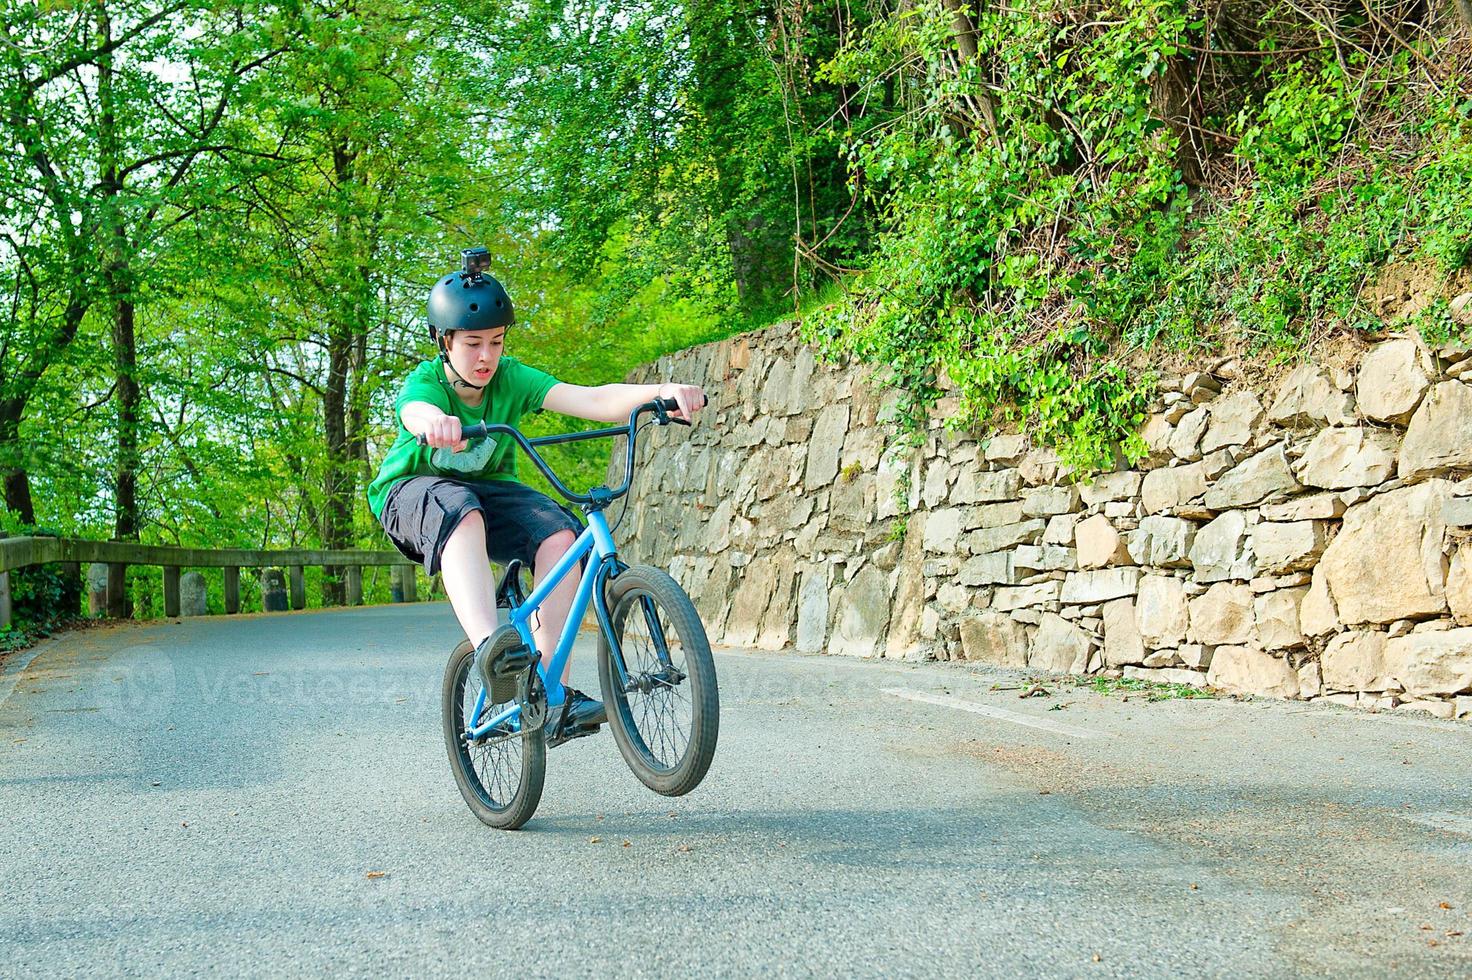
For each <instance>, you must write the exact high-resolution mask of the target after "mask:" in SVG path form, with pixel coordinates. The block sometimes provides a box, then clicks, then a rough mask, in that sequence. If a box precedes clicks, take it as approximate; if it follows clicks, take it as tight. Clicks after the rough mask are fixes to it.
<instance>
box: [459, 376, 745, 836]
mask: <svg viewBox="0 0 1472 980" xmlns="http://www.w3.org/2000/svg"><path fill="white" fill-rule="evenodd" d="M674 408H676V405H675V402H673V401H672V400H668V399H655V400H654V401H652V402H649V403H647V404H645V405H641V406H639V407H638V408H637V409H635V410H634V411H633V412H632V413H631V414H630V416H629V423H628V425H626V426H616V427H613V428H607V429H597V430H592V431H587V432H575V433H568V434H565V435H553V436H543V437H541V438H537V439H528V438H526V437H525V436H523V435H522V434H521V433H520V432H518V431H517V430H516V429H514V428H512V427H510V426H507V425H500V424H490V425H487V424H484V423H483V424H481V425H474V426H467V427H466V428H465V429H464V430H463V434H464V436H465V437H466V438H467V439H476V438H486V437H489V436H501V435H504V436H508V437H510V438H511V439H513V440H515V441H516V443H517V444H518V445H519V446H520V447H521V449H522V451H523V452H525V453H526V454H527V456H528V457H529V458H530V459H531V460H532V462H533V463H535V464H536V466H537V469H539V470H540V471H541V472H542V474H543V475H544V476H545V477H546V478H547V480H548V482H549V483H551V484H552V486H553V487H554V488H555V489H556V491H557V492H558V493H559V494H561V495H562V496H563V497H564V498H566V499H567V500H568V501H569V502H570V503H572V504H575V505H577V506H578V507H580V508H581V509H582V510H583V512H584V513H585V514H586V515H587V519H588V525H587V527H586V528H584V530H583V532H582V534H580V535H579V536H578V538H577V540H576V541H575V542H574V544H573V546H572V547H571V548H570V549H569V550H568V552H567V554H566V555H564V556H563V558H562V560H561V561H559V562H558V563H557V564H556V566H555V567H554V568H553V569H552V571H551V572H550V573H548V575H547V576H546V577H545V578H544V579H543V580H542V581H541V582H538V583H536V587H535V588H534V589H533V590H532V591H531V593H530V594H529V595H528V594H527V593H526V586H525V584H524V583H523V581H522V575H523V572H524V571H525V570H524V569H523V568H522V567H521V563H520V562H513V563H512V564H511V565H510V566H508V567H507V569H506V571H505V573H504V574H503V575H502V577H501V581H500V583H499V584H498V586H497V588H496V602H497V605H498V606H500V607H501V609H502V610H504V614H503V615H502V617H501V618H502V622H503V625H502V626H501V627H500V628H499V629H497V631H496V632H495V633H494V634H492V636H491V641H490V643H489V644H487V646H486V649H485V651H484V653H483V659H482V660H481V661H480V662H477V658H476V655H475V650H474V649H473V648H472V647H471V645H470V642H469V641H468V640H466V641H463V642H462V643H461V644H460V645H459V646H457V647H456V648H455V650H454V652H453V653H451V655H450V662H449V663H448V664H447V665H446V667H445V678H444V689H443V710H444V730H445V747H446V749H447V750H448V752H449V756H450V768H451V769H452V770H453V771H454V774H455V782H456V784H457V785H458V786H459V787H460V795H461V796H463V797H464V798H465V802H466V804H467V805H468V806H469V807H470V809H471V812H473V813H474V814H475V815H476V816H477V817H479V818H480V820H481V821H482V822H484V823H486V824H488V825H490V826H492V827H496V828H499V829H502V830H515V829H516V828H518V827H520V826H522V825H523V824H524V823H526V822H527V820H529V819H531V816H532V814H533V813H535V812H536V809H537V804H538V803H540V802H541V798H542V783H543V780H544V778H545V776H546V772H547V749H548V747H549V746H556V745H560V744H562V743H563V742H565V741H567V740H568V739H569V738H576V737H578V736H579V735H585V734H591V733H592V732H594V731H596V730H597V726H596V725H595V726H593V727H592V728H591V729H589V728H579V727H578V726H577V725H576V724H575V723H574V721H573V720H572V719H568V718H564V712H563V708H564V706H565V695H564V688H563V685H562V671H563V668H564V666H565V665H566V664H567V659H568V657H569V656H571V654H572V646H573V640H574V639H575V638H576V637H577V633H578V627H579V624H580V623H581V622H582V620H583V617H584V616H585V615H586V613H587V610H588V606H589V605H590V604H591V605H592V607H593V610H594V613H595V614H596V617H597V620H598V630H599V640H598V681H599V684H600V686H601V688H602V693H603V703H604V706H605V708H606V710H607V713H608V722H609V726H610V727H611V728H612V729H613V737H614V741H615V742H616V743H617V744H618V749H619V752H620V754H622V755H623V758H624V761H625V762H626V763H628V766H629V768H630V769H631V770H633V773H634V775H635V776H636V777H638V779H639V781H640V782H642V783H643V784H644V785H645V786H647V787H649V788H650V789H652V790H654V791H655V792H656V793H662V794H664V795H666V796H681V795H684V794H685V793H688V792H690V791H691V790H693V789H694V788H695V787H696V786H698V785H700V781H701V780H702V779H704V778H705V774H706V772H707V770H709V769H710V763H711V759H712V758H713V757H714V755H715V750H716V735H717V731H718V729H719V727H720V699H719V695H718V692H717V690H716V669H715V662H714V660H713V659H712V658H711V653H710V642H709V641H708V640H707V639H706V635H705V627H704V626H703V625H702V624H701V622H700V617H699V615H698V614H697V613H696V611H695V606H694V605H693V604H692V603H691V601H690V597H689V596H687V595H686V594H685V591H684V590H683V589H681V588H680V586H679V585H678V584H677V583H676V582H675V580H674V579H672V578H671V577H670V576H669V575H668V574H666V573H665V572H663V571H661V570H660V569H657V568H652V567H649V566H645V565H635V566H632V567H631V566H628V565H625V564H624V563H623V562H621V561H619V558H618V553H617V551H616V550H615V548H614V544H613V536H612V532H611V531H610V530H609V527H608V520H607V518H606V516H605V513H604V512H605V511H606V510H607V508H608V506H609V504H611V503H612V502H613V501H615V500H617V499H619V498H620V497H623V496H625V495H626V494H627V493H628V492H629V484H630V482H631V481H632V479H633V472H634V459H635V449H636V445H637V441H638V437H639V433H640V431H641V430H642V429H643V428H645V427H647V426H649V425H651V424H659V425H668V424H669V423H671V422H678V423H680V424H684V425H688V424H689V423H687V422H684V421H683V420H681V419H677V418H674V417H672V416H671V415H670V414H669V412H670V411H671V410H673V409H674ZM645 415H649V416H651V417H650V418H649V419H647V420H645V421H644V422H643V423H642V425H641V424H640V419H641V418H642V417H643V416H645ZM615 436H623V437H625V438H626V439H627V446H626V459H625V469H624V481H623V486H621V487H618V488H617V489H609V488H608V487H606V486H599V487H594V488H593V489H591V490H589V491H588V492H587V493H585V494H580V493H574V492H572V491H571V490H569V489H568V488H567V487H566V486H564V485H563V483H562V481H561V480H559V479H558V478H557V475H556V474H555V473H553V472H552V470H551V468H550V467H549V466H548V465H547V463H546V461H545V460H543V459H542V457H541V455H540V454H539V453H538V452H537V447H538V446H546V445H550V444H553V443H561V442H573V441H578V440H584V439H600V438H610V437H615ZM625 506H627V502H626V503H625ZM584 559H587V562H586V565H585V571H584V574H583V576H582V580H581V582H580V583H579V586H578V590H577V594H576V596H575V597H574V599H573V603H572V609H571V611H570V613H569V615H568V618H567V624H566V625H565V626H564V627H563V631H562V635H561V637H560V638H559V639H558V641H557V649H556V650H555V652H554V653H553V656H552V659H551V662H550V663H549V664H548V665H547V667H546V668H545V669H543V667H542V665H541V651H538V650H537V649H536V644H535V642H534V640H533V637H532V630H531V623H532V622H533V620H534V617H535V616H536V614H537V610H538V608H539V607H540V606H541V604H542V602H543V600H545V599H546V597H547V595H548V594H549V593H550V592H551V591H552V590H553V589H554V588H556V587H557V584H558V583H559V582H561V581H562V579H563V577H564V576H565V575H567V574H568V573H569V572H570V571H571V570H572V569H574V568H576V567H577V566H578V565H579V563H582V562H584Z"/></svg>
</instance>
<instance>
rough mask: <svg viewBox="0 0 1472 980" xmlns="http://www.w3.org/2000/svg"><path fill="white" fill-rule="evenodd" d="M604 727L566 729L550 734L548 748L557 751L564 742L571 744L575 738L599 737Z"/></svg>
mask: <svg viewBox="0 0 1472 980" xmlns="http://www.w3.org/2000/svg"><path fill="white" fill-rule="evenodd" d="M602 727H603V726H602V725H583V726H579V727H577V728H564V729H562V730H561V731H559V732H556V733H555V734H554V733H552V732H548V734H547V748H549V749H555V748H556V747H557V746H559V745H561V744H562V743H563V742H571V741H572V740H573V739H575V738H584V737H586V736H588V735H597V734H598V730H599V729H600V728H602Z"/></svg>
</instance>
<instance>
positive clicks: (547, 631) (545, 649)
mask: <svg viewBox="0 0 1472 980" xmlns="http://www.w3.org/2000/svg"><path fill="white" fill-rule="evenodd" d="M576 540H577V535H576V534H574V533H573V532H571V531H558V532H557V533H556V534H554V535H552V536H551V537H549V538H547V539H546V540H545V541H543V542H542V543H541V544H540V545H538V547H537V555H536V561H535V563H534V568H533V572H534V574H535V576H536V580H537V581H538V582H541V581H542V579H543V577H545V576H546V575H548V574H549V573H550V572H551V571H552V569H553V568H554V567H555V566H556V565H557V562H558V561H559V560H560V559H561V558H562V556H563V555H565V554H567V549H569V548H571V547H572V544H573V542H574V541H576ZM581 578H582V574H581V569H580V568H579V567H578V566H576V565H574V566H573V567H572V568H570V569H568V572H567V574H566V575H564V576H563V577H562V581H561V582H558V583H557V588H555V589H553V590H552V591H551V592H550V593H549V594H548V595H547V598H546V599H545V600H543V602H542V606H541V609H540V610H539V612H540V616H539V617H538V620H539V621H538V622H537V624H536V628H535V629H533V630H532V636H533V637H535V638H536V641H537V649H538V650H540V651H542V667H543V668H544V669H545V668H546V667H548V666H549V665H550V664H551V663H552V656H553V654H554V653H556V651H557V641H558V640H559V639H561V638H562V627H563V624H565V623H566V622H567V614H568V612H570V611H571V609H572V600H573V597H574V596H575V595H577V591H578V582H579V581H580V580H581ZM571 670H572V657H568V658H567V663H566V664H565V665H564V666H563V668H562V683H564V684H566V683H567V680H568V675H569V673H570V672H571Z"/></svg>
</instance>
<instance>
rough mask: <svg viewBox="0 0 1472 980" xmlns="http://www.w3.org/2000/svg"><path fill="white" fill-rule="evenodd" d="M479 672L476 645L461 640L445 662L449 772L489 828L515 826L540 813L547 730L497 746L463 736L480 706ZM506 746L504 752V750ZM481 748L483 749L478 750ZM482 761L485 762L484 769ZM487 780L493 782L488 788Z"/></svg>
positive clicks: (443, 692) (477, 815) (444, 715)
mask: <svg viewBox="0 0 1472 980" xmlns="http://www.w3.org/2000/svg"><path fill="white" fill-rule="evenodd" d="M491 652H492V653H494V652H495V651H491ZM477 674H478V672H477V671H476V670H475V648H474V647H472V646H471V645H470V641H469V640H464V641H461V643H460V645H459V646H457V647H456V648H455V650H454V652H452V653H451V654H450V660H449V663H447V664H446V665H445V679H444V686H443V691H442V697H443V704H442V707H443V718H444V729H445V749H446V750H447V751H448V752H449V756H450V770H451V772H453V773H454V774H455V785H456V786H458V787H459V788H460V795H461V796H462V797H463V798H464V799H465V804H466V806H468V807H470V812H471V813H473V814H475V815H476V817H477V818H478V819H479V820H480V821H481V822H482V823H484V824H486V825H487V826H491V827H495V828H497V829H498V830H516V829H517V828H519V827H521V826H522V825H523V824H525V823H526V822H527V821H528V820H530V819H531V817H532V814H534V813H536V812H537V804H539V803H541V801H542V784H543V782H544V781H545V779H546V776H547V742H546V739H544V738H543V736H542V730H541V729H540V728H537V729H535V730H533V731H531V732H528V733H523V734H521V735H520V736H518V737H512V738H508V739H505V740H502V741H499V742H496V743H495V744H487V743H486V742H485V741H482V742H481V743H477V744H475V745H470V744H467V743H466V741H465V738H464V733H465V729H466V715H468V714H469V713H470V712H472V711H474V710H475V701H476V696H477V694H478V693H479V690H480V679H479V677H478V676H477ZM503 748H504V749H506V751H505V752H501V751H499V750H501V749H503ZM477 749H482V750H483V751H481V752H479V753H478V752H477V751H476V750H477ZM513 750H514V751H515V755H514V756H513V754H512V753H513ZM478 757H479V758H478ZM513 758H514V760H515V761H514V762H513V761H512V760H513ZM477 761H479V762H480V763H481V765H480V766H479V767H477ZM503 763H504V765H503ZM513 776H514V778H513ZM487 782H489V783H490V784H491V785H490V786H487Z"/></svg>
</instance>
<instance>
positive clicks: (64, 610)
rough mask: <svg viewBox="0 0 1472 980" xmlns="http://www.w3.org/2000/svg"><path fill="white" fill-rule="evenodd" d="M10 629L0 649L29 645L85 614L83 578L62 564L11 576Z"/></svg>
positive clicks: (1, 638)
mask: <svg viewBox="0 0 1472 980" xmlns="http://www.w3.org/2000/svg"><path fill="white" fill-rule="evenodd" d="M10 601H11V621H10V627H9V628H8V629H6V630H3V631H0V650H14V649H18V648H20V647H24V646H29V645H30V644H32V643H35V642H36V641H37V640H38V639H41V638H42V637H46V636H49V635H50V634H51V632H52V630H54V629H56V628H58V627H60V626H64V625H65V624H67V623H68V622H71V621H72V620H74V619H76V618H77V617H78V616H80V615H81V608H82V579H81V576H80V575H79V574H77V573H76V572H73V571H70V570H68V569H66V568H65V567H63V566H61V565H33V566H31V567H29V568H18V569H16V570H14V571H12V572H11V573H10Z"/></svg>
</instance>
